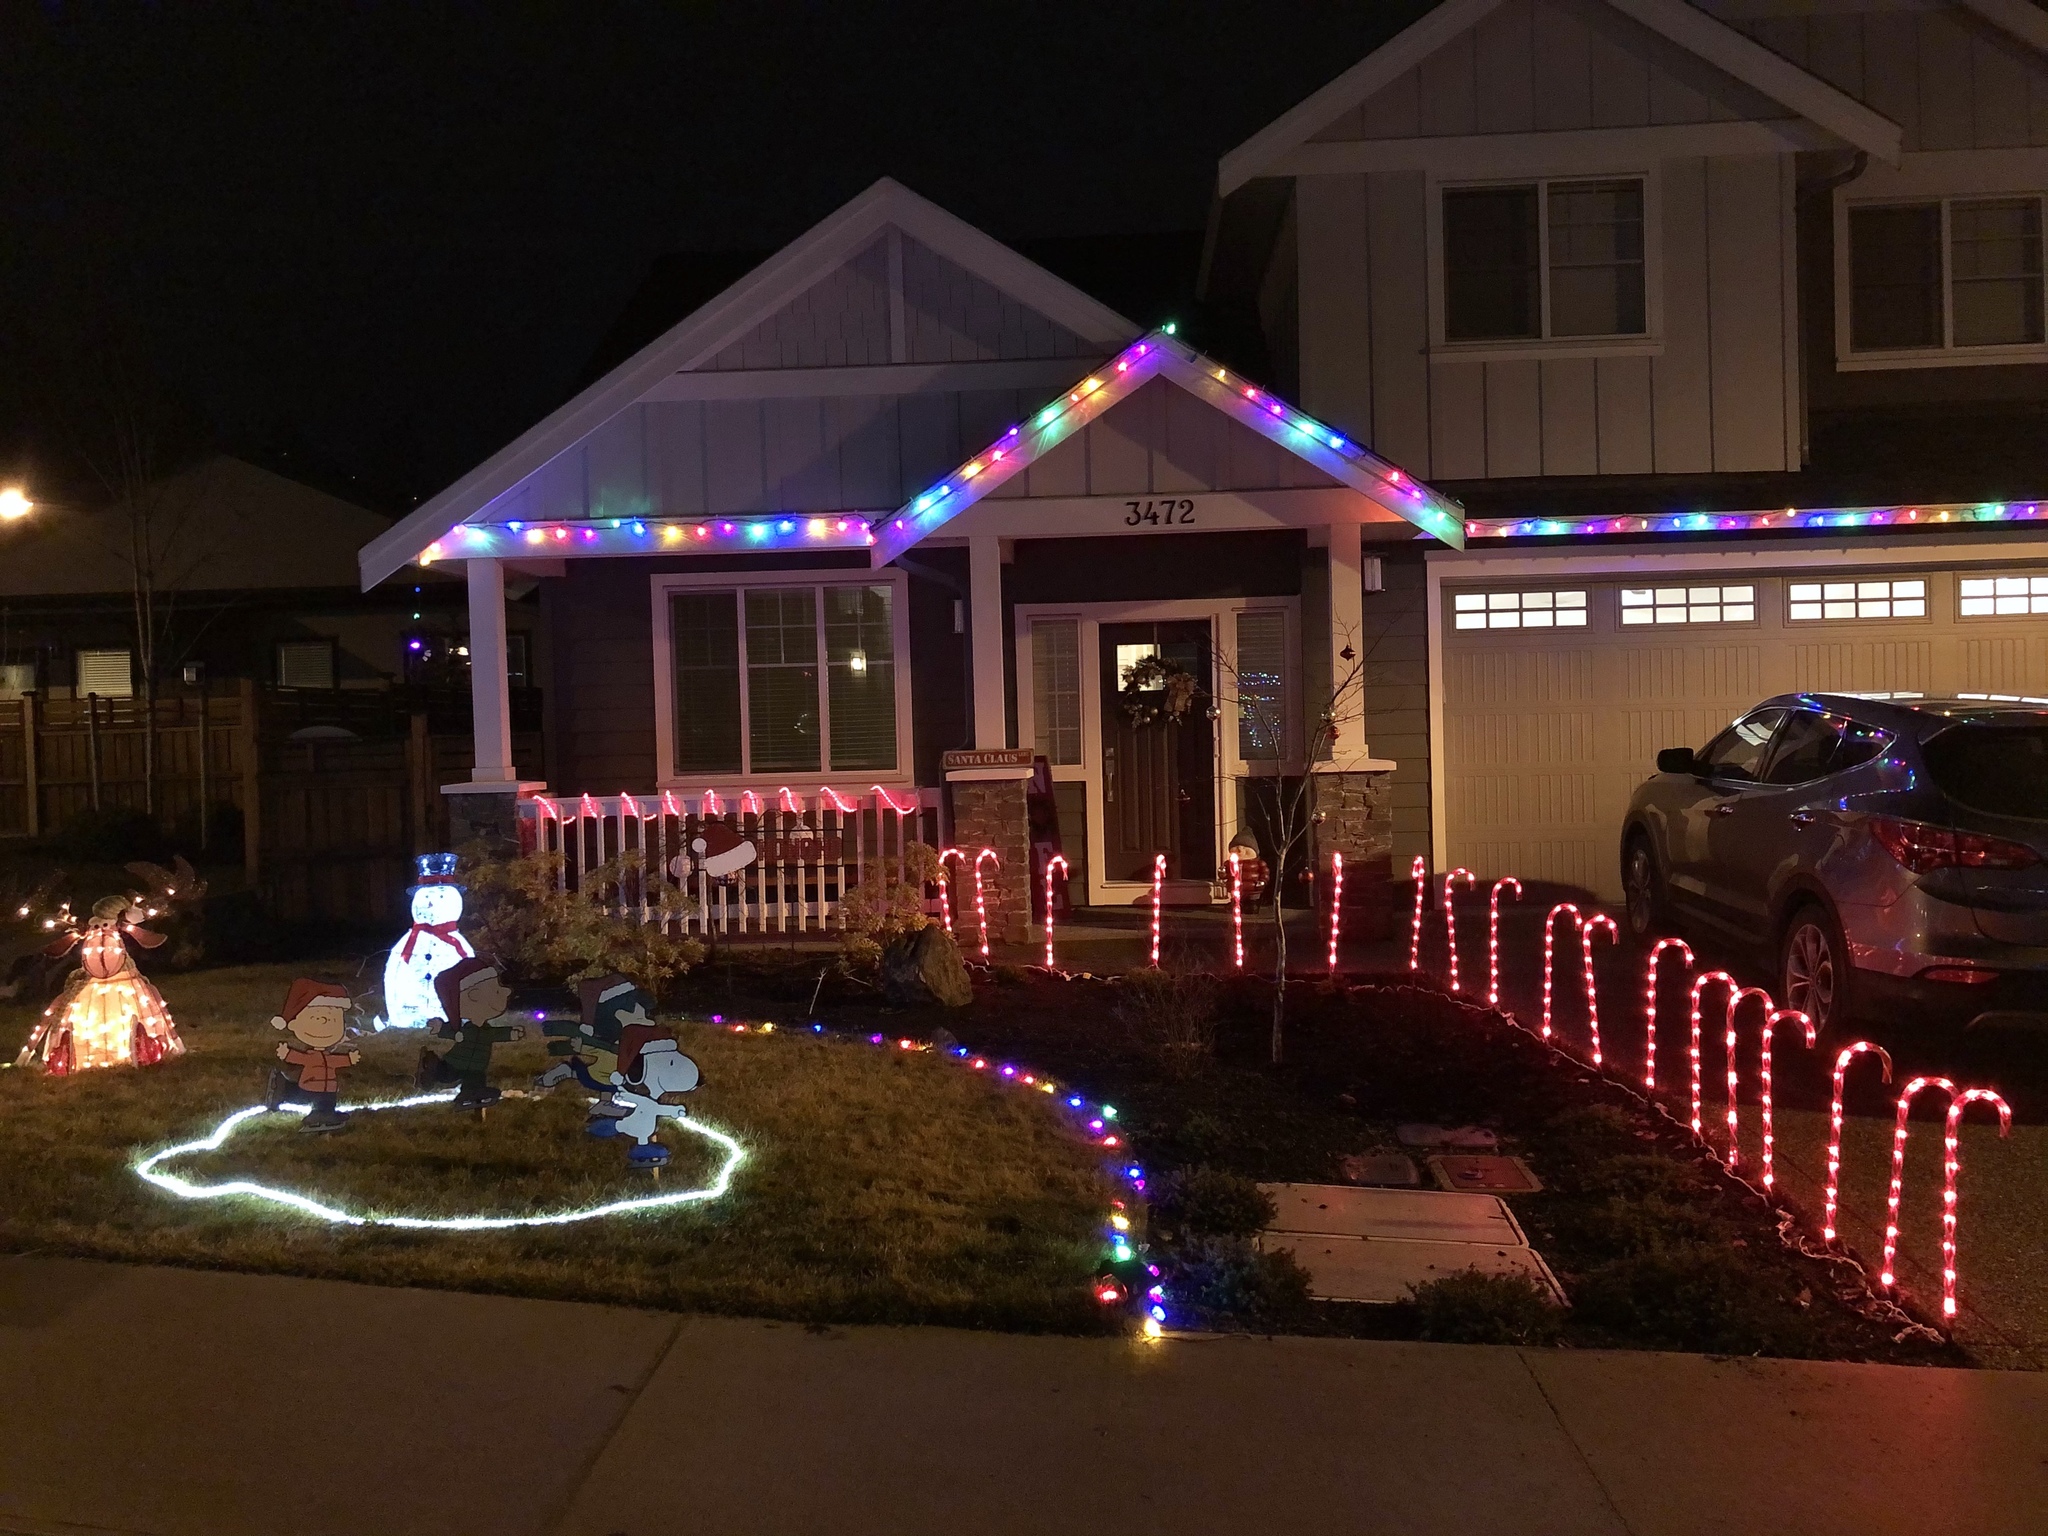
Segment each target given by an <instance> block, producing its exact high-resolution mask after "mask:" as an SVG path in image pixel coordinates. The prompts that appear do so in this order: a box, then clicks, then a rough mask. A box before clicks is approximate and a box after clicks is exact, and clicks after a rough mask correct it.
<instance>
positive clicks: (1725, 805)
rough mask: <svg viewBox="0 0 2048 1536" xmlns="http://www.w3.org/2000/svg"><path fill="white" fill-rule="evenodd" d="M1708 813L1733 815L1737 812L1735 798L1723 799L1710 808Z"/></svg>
mask: <svg viewBox="0 0 2048 1536" xmlns="http://www.w3.org/2000/svg"><path fill="white" fill-rule="evenodd" d="M1707 814H1708V815H1709V816H1733V815H1734V814H1735V802H1734V801H1733V800H1723V801H1722V802H1721V803H1720V804H1719V805H1717V806H1714V807H1712V808H1711V809H1709V810H1708V812H1707Z"/></svg>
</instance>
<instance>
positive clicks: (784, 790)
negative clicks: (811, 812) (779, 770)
mask: <svg viewBox="0 0 2048 1536" xmlns="http://www.w3.org/2000/svg"><path fill="white" fill-rule="evenodd" d="M775 803H776V804H777V805H778V806H780V807H781V808H782V810H783V811H784V812H785V813H786V814H788V815H791V816H801V815H803V813H804V803H803V801H802V800H800V799H798V798H797V794H796V791H795V790H793V789H791V788H790V787H789V786H788V785H787V784H785V785H783V786H782V787H781V788H780V789H778V790H776V791H775Z"/></svg>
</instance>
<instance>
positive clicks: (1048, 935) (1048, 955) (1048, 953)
mask: <svg viewBox="0 0 2048 1536" xmlns="http://www.w3.org/2000/svg"><path fill="white" fill-rule="evenodd" d="M1055 869H1057V870H1058V871H1059V872H1060V873H1061V874H1062V875H1065V874H1066V873H1067V869H1068V865H1067V861H1066V858H1065V857H1064V856H1063V855H1061V854H1057V853H1056V854H1054V855H1053V856H1052V857H1051V858H1049V859H1047V860H1046V861H1045V968H1046V969H1047V970H1048V971H1049V970H1051V969H1052V968H1053V964H1052V872H1053V871H1054V870H1055Z"/></svg>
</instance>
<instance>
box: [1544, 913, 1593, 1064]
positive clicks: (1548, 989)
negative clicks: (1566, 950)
mask: <svg viewBox="0 0 2048 1536" xmlns="http://www.w3.org/2000/svg"><path fill="white" fill-rule="evenodd" d="M1560 912H1566V913H1570V914H1571V920H1572V929H1573V931H1574V932H1577V931H1579V930H1580V929H1582V928H1583V927H1584V926H1585V920H1584V919H1583V918H1581V917H1580V915H1579V909H1578V908H1577V907H1576V906H1574V905H1573V904H1572V903H1571V902H1569V901H1560V902H1559V903H1558V904H1557V905H1556V906H1554V907H1552V908H1551V909H1550V911H1549V912H1548V913H1547V914H1546V915H1545V916H1544V919H1543V1030H1542V1035H1543V1038H1544V1039H1546V1040H1548V1039H1549V1038H1550V1033H1551V1031H1550V1018H1551V1002H1552V1000H1553V995H1554V993H1555V990H1556V989H1555V986H1554V984H1553V983H1554V978H1553V976H1552V974H1551V966H1552V963H1553V962H1554V961H1555V960H1556V958H1557V917H1558V914H1559V913H1560Z"/></svg>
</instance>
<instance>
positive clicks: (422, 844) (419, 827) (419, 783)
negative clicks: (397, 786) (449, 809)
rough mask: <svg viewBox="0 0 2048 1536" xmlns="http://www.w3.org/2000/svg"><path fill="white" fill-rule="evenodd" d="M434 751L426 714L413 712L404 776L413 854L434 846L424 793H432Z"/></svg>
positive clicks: (431, 850) (431, 848) (428, 849)
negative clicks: (431, 775)
mask: <svg viewBox="0 0 2048 1536" xmlns="http://www.w3.org/2000/svg"><path fill="white" fill-rule="evenodd" d="M433 751H434V747H433V742H432V740H431V738H429V736H428V735H427V717H426V715H425V714H423V713H421V714H415V715H413V717H412V721H411V733H410V734H409V735H408V736H407V737H406V739H405V778H406V790H407V804H408V809H409V811H410V812H411V815H412V851H413V853H414V854H415V855H417V854H422V853H431V852H433V849H434V845H433V841H432V839H431V838H430V837H429V836H428V827H427V796H428V795H429V794H431V793H432V790H431V788H430V787H429V785H428V783H427V780H428V777H429V773H430V770H431V769H432V767H433V762H432V758H433Z"/></svg>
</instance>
